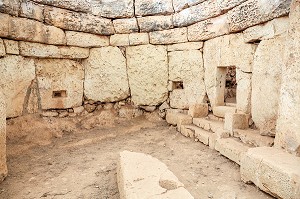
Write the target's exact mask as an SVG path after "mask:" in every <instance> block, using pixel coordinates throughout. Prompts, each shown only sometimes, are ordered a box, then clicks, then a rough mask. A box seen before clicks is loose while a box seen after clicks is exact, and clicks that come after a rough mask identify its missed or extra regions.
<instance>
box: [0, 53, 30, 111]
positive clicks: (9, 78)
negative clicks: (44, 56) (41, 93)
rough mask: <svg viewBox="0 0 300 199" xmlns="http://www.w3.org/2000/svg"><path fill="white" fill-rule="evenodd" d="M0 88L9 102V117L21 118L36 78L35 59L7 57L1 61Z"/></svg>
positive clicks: (7, 109)
mask: <svg viewBox="0 0 300 199" xmlns="http://www.w3.org/2000/svg"><path fill="white" fill-rule="evenodd" d="M0 74H2V75H1V78H0V87H1V88H2V92H3V94H4V96H5V99H6V102H7V108H6V115H7V117H17V116H21V115H22V112H23V108H24V101H25V100H26V97H27V96H26V93H27V89H28V87H29V86H30V85H31V83H32V81H33V80H34V78H35V67H34V62H33V59H28V58H23V57H21V56H15V55H7V56H5V57H4V58H1V59H0Z"/></svg>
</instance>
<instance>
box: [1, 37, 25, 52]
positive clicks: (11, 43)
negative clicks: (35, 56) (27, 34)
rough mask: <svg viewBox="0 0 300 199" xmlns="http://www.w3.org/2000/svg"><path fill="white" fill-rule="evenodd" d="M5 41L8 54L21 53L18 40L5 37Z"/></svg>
mask: <svg viewBox="0 0 300 199" xmlns="http://www.w3.org/2000/svg"><path fill="white" fill-rule="evenodd" d="M3 41H4V46H5V51H6V54H12V55H18V54H20V51H19V42H18V41H15V40H8V39H4V40H3ZM0 43H1V42H0ZM0 46H1V44H0ZM0 49H1V47H0ZM0 52H1V50H0ZM0 54H1V53H0Z"/></svg>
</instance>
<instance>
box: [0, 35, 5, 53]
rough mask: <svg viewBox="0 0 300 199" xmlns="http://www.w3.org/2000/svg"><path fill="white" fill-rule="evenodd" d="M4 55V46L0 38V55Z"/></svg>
mask: <svg viewBox="0 0 300 199" xmlns="http://www.w3.org/2000/svg"><path fill="white" fill-rule="evenodd" d="M4 55H6V51H5V46H4V42H3V40H2V39H1V38H0V57H2V56H4Z"/></svg>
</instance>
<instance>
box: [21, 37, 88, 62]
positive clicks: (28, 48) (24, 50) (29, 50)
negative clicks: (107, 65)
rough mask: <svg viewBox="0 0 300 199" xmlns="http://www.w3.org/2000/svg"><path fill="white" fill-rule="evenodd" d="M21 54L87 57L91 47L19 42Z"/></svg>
mask: <svg viewBox="0 0 300 199" xmlns="http://www.w3.org/2000/svg"><path fill="white" fill-rule="evenodd" d="M19 46H20V54H21V55H22V56H25V57H40V58H68V59H85V58H87V57H88V56H89V49H87V48H80V47H67V46H54V45H45V44H39V43H30V42H22V41H21V42H19Z"/></svg>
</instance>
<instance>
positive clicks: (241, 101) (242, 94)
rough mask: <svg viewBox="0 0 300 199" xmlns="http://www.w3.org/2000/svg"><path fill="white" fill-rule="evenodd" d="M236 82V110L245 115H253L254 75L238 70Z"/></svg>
mask: <svg viewBox="0 0 300 199" xmlns="http://www.w3.org/2000/svg"><path fill="white" fill-rule="evenodd" d="M236 82H237V91H236V109H237V110H238V111H241V112H243V113H251V91H252V74H251V73H244V72H242V71H240V70H237V73H236Z"/></svg>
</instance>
